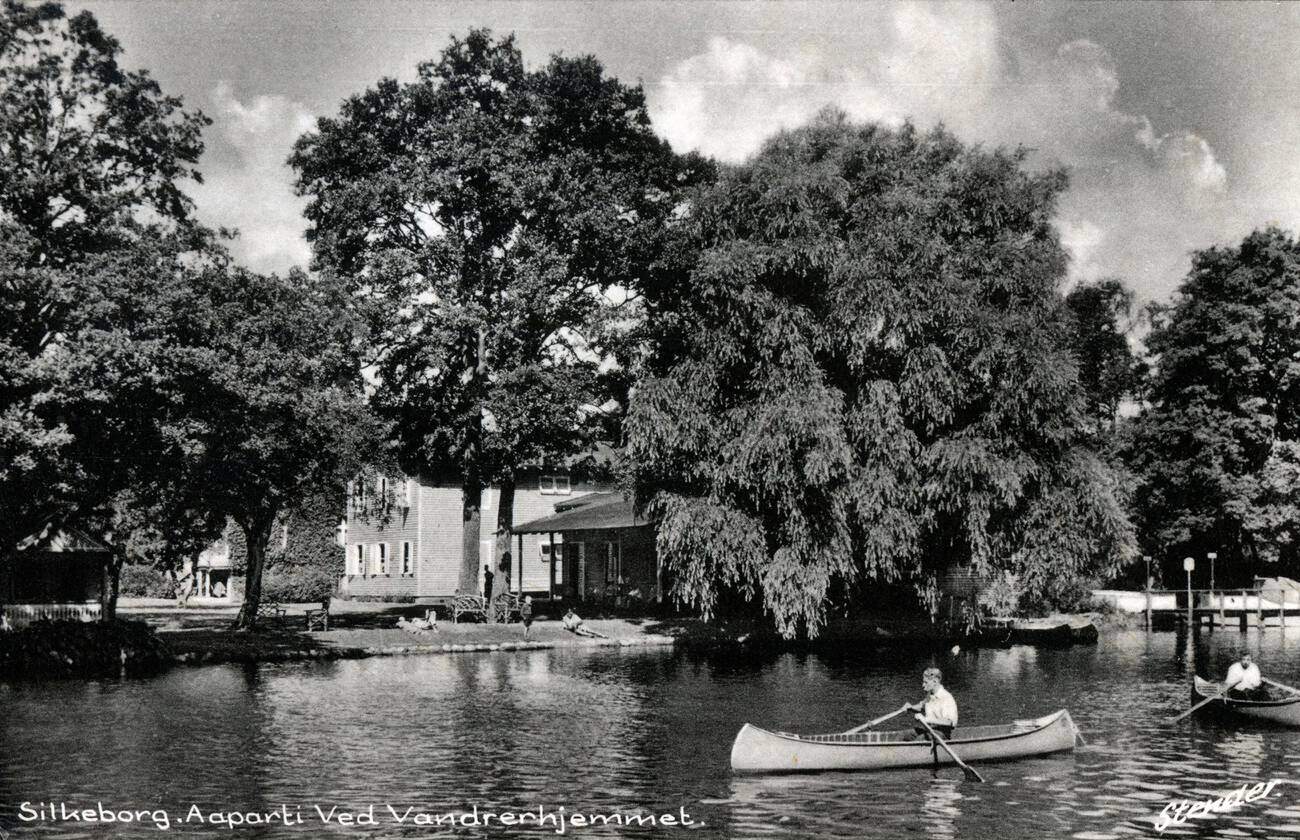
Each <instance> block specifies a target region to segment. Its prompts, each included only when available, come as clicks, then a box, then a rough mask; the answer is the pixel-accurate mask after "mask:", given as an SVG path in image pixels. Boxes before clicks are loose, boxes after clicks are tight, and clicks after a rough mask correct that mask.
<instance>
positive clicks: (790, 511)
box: [628, 112, 1133, 635]
mask: <svg viewBox="0 0 1300 840" xmlns="http://www.w3.org/2000/svg"><path fill="white" fill-rule="evenodd" d="M1022 162H1023V156H1022V155H1021V154H1019V153H1005V152H1001V151H997V152H989V151H984V150H980V149H977V148H970V147H967V146H964V145H963V144H962V143H960V142H958V141H957V140H956V139H955V138H954V137H953V136H952V135H950V134H948V133H947V132H945V131H943V130H942V129H936V130H934V131H931V132H927V133H921V132H918V131H917V130H916V129H914V128H913V127H911V126H910V125H909V126H904V127H903V128H900V129H897V130H893V129H888V128H884V127H881V126H877V125H865V126H863V125H854V124H852V123H850V122H849V121H848V120H847V119H846V118H845V117H844V116H843V115H841V114H838V113H835V112H828V113H825V114H823V115H821V116H820V117H819V118H818V119H817V120H815V121H814V122H813V124H811V125H809V126H807V127H805V128H802V129H799V130H797V131H789V132H783V133H781V134H779V135H778V136H776V137H775V138H774V139H772V140H770V141H768V143H767V144H766V145H765V146H764V147H763V149H762V151H761V152H760V153H759V154H758V155H757V156H756V157H755V158H754V159H753V160H751V161H749V162H748V163H746V164H744V165H742V166H739V167H737V168H735V169H734V170H732V171H730V172H728V173H726V175H725V177H723V178H722V179H721V181H720V183H719V184H718V185H717V187H716V188H715V189H713V190H711V191H709V192H707V193H706V194H704V195H702V196H701V197H700V198H699V200H698V201H696V202H695V203H694V204H693V205H692V208H691V219H692V221H693V223H694V225H695V226H696V229H697V236H698V241H699V244H700V247H701V248H702V253H701V254H700V256H699V259H698V261H697V263H696V265H695V267H694V269H693V270H692V271H691V272H690V274H689V276H688V277H687V278H686V280H685V281H682V280H680V278H679V279H677V280H676V282H672V283H669V284H667V285H665V286H663V287H662V288H657V289H654V290H652V292H651V294H649V295H648V297H653V298H657V299H658V301H659V302H658V305H656V306H654V307H652V309H653V311H655V312H663V313H668V315H667V316H666V317H663V318H661V322H662V324H663V330H664V331H665V332H666V333H667V335H666V336H665V337H664V338H663V339H662V340H661V342H660V346H662V347H664V348H670V350H671V352H668V353H666V354H665V355H664V357H662V358H660V359H659V360H658V362H657V364H655V365H652V367H651V371H652V372H653V373H654V375H652V376H649V377H647V378H646V379H645V380H644V381H642V382H641V383H640V384H639V385H638V387H637V389H636V390H635V391H634V394H633V400H632V406H631V409H630V412H629V417H628V454H629V460H630V462H631V463H632V464H633V466H634V469H635V471H636V483H637V487H638V491H639V497H640V499H641V500H642V501H643V502H644V503H646V504H647V505H648V506H649V508H650V509H651V510H652V511H653V512H655V513H656V514H657V516H658V517H659V520H660V521H659V530H658V547H659V551H660V554H661V556H662V557H663V559H664V560H665V561H666V563H667V565H668V566H669V568H670V569H671V570H672V572H673V577H674V593H675V595H676V596H677V597H678V598H679V599H682V600H684V601H687V602H690V603H692V604H694V605H695V606H697V607H699V608H700V609H702V610H703V612H704V613H705V614H706V615H707V614H709V613H710V612H711V611H712V610H713V609H714V608H715V607H716V606H717V605H718V602H719V598H723V597H736V596H740V597H752V598H756V599H758V600H760V601H761V603H762V605H763V606H764V607H765V608H766V610H767V611H768V612H770V614H771V615H772V617H773V619H774V622H775V625H776V627H777V628H778V630H780V631H781V632H782V633H784V634H787V635H791V634H794V633H796V632H799V631H800V629H803V630H806V632H808V633H809V634H815V633H816V632H817V629H818V627H819V625H820V624H821V623H822V621H823V620H824V618H825V616H826V614H827V608H828V605H829V604H830V603H832V602H833V601H835V600H840V602H841V603H844V602H849V603H851V602H852V599H853V597H854V594H855V592H859V591H860V589H859V587H862V586H864V585H868V584H870V583H871V582H877V581H910V582H912V583H913V584H914V585H915V586H916V588H917V589H918V590H919V591H920V592H921V593H922V595H924V596H927V600H929V601H930V603H933V600H932V599H933V595H934V591H935V577H936V575H937V573H938V572H939V571H940V570H941V569H943V568H944V567H945V566H946V565H947V564H950V563H971V564H973V565H974V566H975V567H976V568H977V569H979V570H980V571H982V572H986V573H992V572H994V571H996V570H1003V569H1006V570H1011V571H1013V572H1015V573H1016V574H1018V575H1019V576H1020V579H1021V581H1022V583H1023V585H1024V587H1025V590H1026V598H1027V600H1026V603H1027V604H1029V605H1030V606H1039V607H1041V606H1046V605H1050V604H1051V603H1053V602H1054V601H1058V600H1060V599H1062V598H1065V597H1068V596H1069V595H1071V594H1074V593H1075V592H1077V591H1078V589H1079V585H1080V583H1081V582H1082V581H1084V580H1086V579H1087V578H1088V577H1089V576H1091V575H1100V576H1106V575H1108V574H1109V573H1111V572H1112V571H1113V570H1114V569H1115V568H1116V567H1117V566H1118V565H1119V564H1121V563H1123V562H1124V561H1125V560H1126V559H1128V558H1129V557H1130V556H1131V555H1132V553H1133V551H1132V541H1133V535H1132V531H1131V528H1130V525H1129V523H1128V520H1127V518H1126V514H1125V511H1124V505H1123V499H1122V498H1121V496H1120V484H1119V482H1118V480H1117V478H1116V476H1115V475H1114V474H1113V473H1112V471H1111V470H1110V469H1109V468H1108V467H1107V466H1106V465H1105V464H1104V463H1103V461H1102V460H1101V459H1099V458H1098V457H1097V455H1096V454H1095V453H1094V452H1093V451H1092V450H1091V449H1090V448H1089V447H1088V446H1087V444H1086V435H1085V430H1084V426H1085V423H1084V416H1083V412H1082V408H1083V400H1082V394H1081V391H1080V387H1079V383H1078V378H1077V373H1076V368H1075V365H1074V362H1073V359H1072V355H1071V353H1070V352H1069V349H1068V344H1067V335H1066V332H1067V320H1066V318H1065V310H1064V306H1063V301H1062V297H1061V294H1060V287H1061V284H1062V281H1063V274H1064V269H1065V265H1066V256H1065V253H1064V252H1063V250H1062V249H1061V246H1060V244H1059V242H1058V240H1057V237H1056V234H1055V233H1054V231H1053V229H1052V227H1051V224H1050V222H1051V216H1052V212H1053V209H1054V207H1055V200H1056V196H1057V195H1058V194H1059V193H1060V191H1061V190H1062V189H1063V188H1064V186H1065V178H1064V176H1063V175H1062V174H1060V173H1057V172H1048V173H1045V174H1041V175H1035V174H1030V173H1027V172H1026V171H1025V170H1024V169H1023V167H1022Z"/></svg>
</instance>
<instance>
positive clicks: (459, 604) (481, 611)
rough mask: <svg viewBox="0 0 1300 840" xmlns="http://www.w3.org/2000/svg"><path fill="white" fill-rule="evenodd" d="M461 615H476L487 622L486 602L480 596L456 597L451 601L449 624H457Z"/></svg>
mask: <svg viewBox="0 0 1300 840" xmlns="http://www.w3.org/2000/svg"><path fill="white" fill-rule="evenodd" d="M462 615H469V616H475V615H476V616H478V617H479V618H481V619H483V620H484V621H487V620H488V612H487V600H486V599H485V598H484V597H483V596H482V595H457V596H456V597H455V598H452V600H451V623H452V624H456V623H457V622H459V621H460V617H461V616H462Z"/></svg>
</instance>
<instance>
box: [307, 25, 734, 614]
mask: <svg viewBox="0 0 1300 840" xmlns="http://www.w3.org/2000/svg"><path fill="white" fill-rule="evenodd" d="M291 162H292V164H293V166H294V167H295V168H296V169H297V171H298V189H299V191H300V193H301V194H303V195H305V196H307V197H308V204H307V210H306V214H307V218H308V220H309V222H310V228H309V231H308V237H309V239H310V240H311V241H312V244H313V247H314V249H315V255H316V261H317V264H318V267H320V268H321V269H324V270H328V271H334V272H337V273H339V274H340V275H341V276H343V277H344V278H346V279H347V280H348V281H349V283H350V284H351V286H352V288H353V289H354V291H355V292H356V293H357V294H358V295H359V296H360V297H361V298H362V299H363V300H365V301H367V302H368V303H369V304H370V305H371V307H372V310H371V311H372V316H373V321H372V323H373V324H374V327H375V338H374V356H373V363H374V370H375V372H376V374H377V380H378V384H377V388H376V391H375V394H374V398H373V402H374V405H375V406H376V407H377V409H378V410H379V411H380V412H382V413H383V414H384V416H386V417H387V418H389V419H391V420H392V421H394V427H395V429H396V433H397V435H398V436H399V449H400V455H401V462H402V464H403V467H404V468H405V469H406V470H407V471H408V472H413V473H434V474H451V475H455V476H458V477H459V479H460V480H461V482H462V485H463V487H464V498H465V512H464V515H465V521H466V528H465V552H464V554H465V557H464V559H465V562H464V564H463V565H464V568H462V570H461V585H462V587H464V588H467V589H469V588H472V587H474V586H476V584H475V583H474V581H475V580H476V574H477V571H476V570H477V562H478V515H479V514H478V509H479V498H480V489H481V487H482V486H484V484H486V483H489V482H493V481H500V482H502V483H503V485H504V489H503V494H502V496H503V498H502V512H503V514H505V513H506V511H507V510H508V501H509V495H508V493H507V492H506V491H508V490H509V488H510V487H511V486H512V485H511V483H510V482H511V481H512V479H513V476H514V473H515V471H516V470H517V469H518V468H519V467H521V466H526V465H531V464H537V465H541V464H544V463H547V462H555V461H561V460H563V459H564V458H565V457H566V456H569V455H572V454H574V453H575V452H577V451H579V450H581V449H582V448H583V447H585V446H587V445H588V444H589V442H590V439H591V437H592V436H593V434H595V433H597V432H598V431H600V430H601V428H602V424H601V423H600V422H599V420H600V411H598V410H597V409H598V407H600V406H601V405H602V404H603V403H605V402H606V395H605V393H603V389H602V387H601V383H600V379H599V374H600V372H601V364H602V362H604V361H606V359H607V358H608V356H609V343H608V341H607V337H608V335H609V334H610V332H611V330H616V328H617V327H619V326H620V323H621V322H622V321H624V320H626V319H627V318H628V312H629V310H631V309H632V308H633V307H634V305H635V303H634V297H632V293H633V292H634V291H635V290H636V289H637V288H638V287H639V285H640V283H641V281H642V278H643V276H644V275H645V274H646V273H648V272H650V271H652V270H653V267H654V265H655V261H656V259H657V248H656V243H657V241H658V239H659V236H660V233H661V230H662V228H663V223H664V220H665V219H666V218H668V217H669V215H670V214H671V213H672V211H673V209H674V206H675V201H674V194H675V192H676V190H677V189H678V187H679V186H680V185H682V184H683V183H686V182H688V181H691V180H692V179H694V178H696V177H699V176H701V175H705V176H707V173H708V172H709V171H710V169H709V167H708V166H706V165H704V164H702V163H701V162H699V161H696V160H693V159H690V160H684V159H679V158H678V157H677V156H675V155H673V154H672V152H671V150H670V149H669V148H668V147H667V145H666V144H665V143H664V142H663V141H661V140H660V139H658V138H657V137H656V136H655V134H654V132H653V131H652V130H651V128H650V121H649V117H648V115H647V112H646V107H645V98H644V95H643V93H642V91H641V89H640V88H639V87H630V86H627V85H624V84H622V83H620V82H619V81H618V80H617V79H613V78H610V77H608V76H606V75H605V73H604V69H603V68H602V67H601V65H600V63H599V62H598V61H596V60H595V59H594V58H591V57H589V56H582V57H576V58H567V57H562V56H558V55H557V56H554V57H553V58H551V60H550V61H549V62H548V63H547V64H545V65H544V66H543V67H541V68H538V69H528V68H526V67H525V66H524V63H523V60H522V56H521V54H520V52H519V50H518V48H517V47H516V45H515V42H514V39H513V37H505V38H500V39H497V38H494V37H493V36H492V35H491V34H490V33H489V32H486V31H483V30H475V31H472V32H470V33H469V34H468V35H467V36H466V37H464V38H454V39H453V40H452V42H451V43H450V45H448V46H447V48H446V49H445V50H443V52H442V54H441V55H440V56H439V57H438V58H437V59H436V60H433V61H428V62H425V63H423V64H421V65H420V66H419V70H418V76H417V78H416V80H415V81H414V82H412V83H410V84H399V83H398V82H396V81H394V80H392V79H383V80H381V81H380V82H379V83H378V84H377V85H376V86H375V87H373V88H371V89H368V90H366V91H365V92H364V93H361V94H358V95H356V96H353V97H351V98H349V99H348V100H347V101H346V102H345V103H344V104H343V106H342V108H341V109H340V112H339V114H338V115H337V116H336V117H333V118H328V119H321V120H319V122H318V124H317V130H316V131H315V132H312V133H309V134H307V135H305V136H303V137H302V138H301V139H300V140H299V142H298V144H297V147H296V149H295V152H294V155H293V157H292V159H291ZM508 525H509V522H508V521H507V522H505V523H504V526H505V527H508Z"/></svg>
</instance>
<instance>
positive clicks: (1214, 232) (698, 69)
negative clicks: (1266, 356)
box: [651, 4, 1245, 299]
mask: <svg viewBox="0 0 1300 840" xmlns="http://www.w3.org/2000/svg"><path fill="white" fill-rule="evenodd" d="M871 8H872V9H873V10H875V11H873V12H872V13H873V14H875V15H876V16H879V15H880V14H885V15H887V16H888V20H887V21H885V22H884V23H883V25H882V22H880V21H877V20H868V21H866V22H864V23H863V24H862V25H860V26H857V27H855V28H854V29H853V31H852V33H851V37H849V36H845V38H843V39H841V43H842V44H847V43H848V42H850V41H852V43H853V47H852V49H847V48H841V49H838V50H831V49H819V50H817V51H816V52H808V51H805V50H801V49H800V48H798V47H791V48H789V49H781V50H772V51H768V52H764V51H763V50H760V49H759V48H757V47H755V46H753V45H751V44H749V43H746V42H745V41H743V40H741V38H740V36H732V37H715V38H713V39H712V40H711V41H710V42H709V45H708V48H707V50H706V51H705V52H703V53H701V54H699V55H695V56H692V57H690V58H687V59H685V60H683V61H681V62H680V63H678V64H677V65H676V66H674V67H673V68H672V69H671V70H670V71H669V72H668V73H667V74H666V75H665V76H664V78H663V79H661V81H660V83H659V85H657V86H656V87H654V88H653V92H652V96H651V106H652V115H653V117H654V120H655V125H656V126H657V127H658V129H659V130H660V131H661V132H662V133H663V134H664V135H665V136H666V137H667V138H668V139H669V141H670V142H672V143H673V145H674V147H675V148H678V149H689V148H695V149H699V150H701V151H703V152H705V153H708V154H712V155H715V156H717V157H719V158H721V159H723V160H728V161H736V160H741V159H743V158H745V157H746V156H748V155H750V154H753V153H754V152H755V151H757V149H758V148H759V147H760V145H761V143H762V141H763V139H764V138H766V137H768V136H770V135H771V134H773V133H774V132H775V131H777V130H778V129H779V128H781V127H791V126H794V125H798V124H801V123H803V122H805V121H807V119H808V118H809V117H811V116H812V115H813V114H814V113H816V112H817V111H818V110H819V109H820V108H822V107H824V106H825V105H828V104H834V105H837V106H839V107H841V108H843V109H844V110H845V111H846V112H848V113H849V114H850V115H851V116H852V117H854V118H856V119H859V120H874V121H883V122H886V123H890V124H895V123H897V122H899V121H901V120H902V119H904V118H910V119H912V120H914V121H915V122H917V123H918V124H920V125H922V126H928V125H931V124H934V123H937V122H943V123H945V124H946V125H948V126H949V127H950V128H951V129H952V130H953V131H954V132H956V133H957V134H958V136H960V137H962V138H963V139H966V140H968V141H974V142H980V143H985V144H996V145H1007V146H1015V145H1023V146H1025V147H1028V148H1030V149H1032V150H1033V154H1032V157H1031V162H1032V163H1031V165H1033V166H1040V167H1047V166H1065V167H1067V168H1068V169H1069V171H1070V177H1071V188H1070V191H1069V192H1068V193H1067V194H1066V195H1065V196H1064V197H1063V199H1062V202H1061V208H1060V213H1059V217H1058V230H1059V231H1060V233H1061V237H1062V241H1063V243H1064V245H1065V247H1066V248H1067V249H1068V250H1069V251H1070V252H1071V255H1072V257H1073V260H1072V263H1071V270H1070V277H1071V279H1072V280H1075V281H1077V280H1082V279H1096V278H1098V277H1102V276H1108V275H1113V276H1119V277H1121V278H1123V279H1124V280H1125V281H1126V282H1127V283H1128V284H1129V285H1130V286H1132V287H1134V288H1135V289H1136V290H1137V291H1138V294H1139V297H1140V298H1142V299H1152V298H1162V297H1166V296H1167V295H1168V294H1169V293H1170V292H1171V291H1172V290H1173V288H1174V287H1175V286H1176V285H1177V283H1178V282H1179V281H1180V280H1181V278H1182V276H1183V275H1184V274H1185V273H1186V271H1187V268H1188V265H1189V260H1188V255H1189V253H1190V252H1191V251H1192V250H1194V249H1196V248H1203V247H1206V246H1208V245H1211V244H1214V243H1215V242H1218V241H1222V238H1223V235H1224V229H1225V226H1231V227H1233V228H1235V227H1236V225H1235V224H1229V223H1231V222H1232V220H1234V219H1235V216H1236V211H1235V210H1234V205H1233V203H1232V202H1231V201H1230V200H1229V199H1228V194H1229V193H1230V191H1231V186H1232V184H1231V182H1230V178H1229V173H1228V171H1227V170H1226V169H1225V167H1224V166H1223V165H1222V163H1220V161H1219V160H1218V158H1217V157H1216V155H1215V152H1214V150H1213V149H1212V148H1211V146H1210V144H1209V143H1208V142H1207V141H1206V140H1205V139H1204V138H1203V137H1201V136H1199V135H1198V134H1197V133H1196V132H1195V131H1194V130H1191V129H1190V128H1188V127H1179V128H1177V129H1175V130H1170V131H1157V129H1156V127H1155V126H1154V125H1153V124H1152V122H1151V120H1150V119H1148V118H1147V117H1146V116H1145V115H1142V114H1131V113H1126V112H1125V111H1124V110H1122V109H1121V108H1119V107H1118V106H1117V105H1116V100H1117V97H1118V94H1119V92H1120V89H1121V85H1122V78H1121V75H1120V72H1119V69H1118V68H1117V65H1116V62H1115V61H1114V59H1113V57H1112V56H1111V54H1110V53H1109V52H1108V51H1107V50H1106V48H1105V47H1104V46H1103V45H1101V44H1098V43H1095V42H1093V41H1089V40H1082V39H1079V40H1073V41H1068V42H1065V43H1062V44H1060V45H1059V46H1058V47H1057V48H1056V49H1055V50H1053V51H1035V50H1033V49H1032V48H1030V47H1028V46H1026V45H1024V44H1022V43H1018V42H1012V41H1010V40H1008V39H1005V38H1004V37H1003V36H1002V34H1001V33H1000V32H999V27H998V25H997V19H996V15H995V10H994V8H993V7H991V6H986V5H978V6H977V5H967V4H957V5H952V6H948V5H931V4H891V5H889V6H874V7H871ZM1242 232H1243V233H1244V232H1245V231H1244V230H1242Z"/></svg>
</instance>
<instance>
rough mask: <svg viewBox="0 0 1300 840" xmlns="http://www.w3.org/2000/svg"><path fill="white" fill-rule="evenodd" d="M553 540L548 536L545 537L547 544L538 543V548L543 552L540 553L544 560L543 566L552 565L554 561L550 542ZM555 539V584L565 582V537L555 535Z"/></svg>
mask: <svg viewBox="0 0 1300 840" xmlns="http://www.w3.org/2000/svg"><path fill="white" fill-rule="evenodd" d="M551 539H552V537H549V536H547V537H545V540H546V541H545V542H539V543H538V546H539V548H540V549H541V551H540V552H539V556H540V557H541V558H542V563H543V564H545V563H550V562H551V560H552V557H551V542H550V540H551ZM553 539H554V540H555V557H554V558H553V559H554V560H555V582H556V583H563V582H564V535H563V534H555V535H554V536H553Z"/></svg>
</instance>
